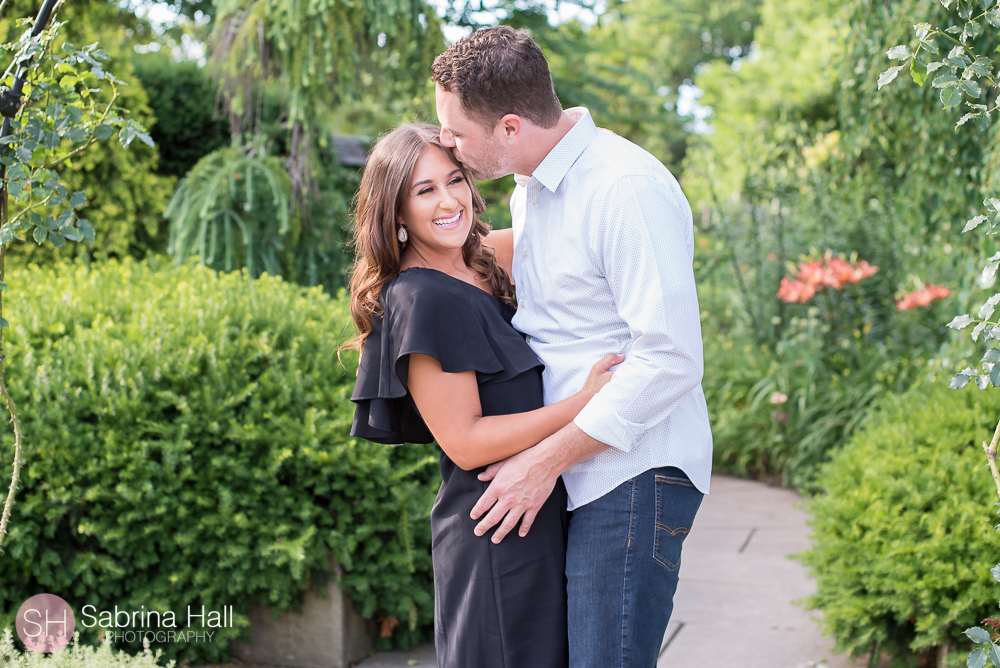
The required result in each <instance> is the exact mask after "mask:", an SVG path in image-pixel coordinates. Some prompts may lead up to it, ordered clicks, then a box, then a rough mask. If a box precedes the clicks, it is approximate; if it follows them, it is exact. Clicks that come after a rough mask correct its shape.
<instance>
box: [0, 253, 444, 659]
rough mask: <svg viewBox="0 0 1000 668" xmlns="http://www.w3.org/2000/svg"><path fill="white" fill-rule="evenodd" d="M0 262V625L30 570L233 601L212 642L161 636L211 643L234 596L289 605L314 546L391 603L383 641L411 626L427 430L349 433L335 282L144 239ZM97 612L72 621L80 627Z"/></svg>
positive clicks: (420, 584)
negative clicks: (2, 296) (19, 473)
mask: <svg viewBox="0 0 1000 668" xmlns="http://www.w3.org/2000/svg"><path fill="white" fill-rule="evenodd" d="M8 280H9V282H10V287H11V291H10V292H9V293H8V294H11V295H13V297H12V298H11V299H10V301H9V302H8V303H7V304H5V305H6V306H7V308H8V309H10V310H9V312H8V313H9V314H8V315H7V317H8V319H9V320H10V322H11V329H10V330H9V332H10V334H9V337H10V338H9V344H8V345H9V348H8V351H7V355H8V363H9V364H10V366H9V371H8V373H9V379H10V380H9V382H10V385H11V391H12V393H13V395H14V398H15V401H17V403H18V405H19V406H21V407H22V410H23V415H22V420H23V426H24V432H25V434H26V444H27V453H26V457H25V459H26V469H25V475H24V477H23V482H22V485H21V490H20V491H19V493H18V503H17V505H16V506H15V510H14V515H13V519H12V525H13V529H12V531H11V533H10V536H9V541H8V543H7V546H6V548H7V551H6V553H5V554H4V555H3V557H2V567H0V628H2V627H4V626H9V625H10V624H11V623H12V622H13V619H14V615H15V614H16V612H17V608H18V606H19V605H20V603H21V602H22V601H24V600H26V599H27V598H28V597H29V596H31V595H34V594H36V593H38V592H39V591H45V592H50V593H54V594H57V595H58V596H61V597H62V598H64V599H65V600H66V601H67V602H68V603H70V604H71V605H73V606H74V608H75V609H77V610H80V609H81V607H82V606H83V605H85V604H92V605H94V606H96V607H97V609H98V610H109V609H113V608H114V606H115V605H117V606H118V607H119V608H120V609H129V610H133V609H134V610H139V609H140V606H145V609H146V610H159V611H161V612H166V611H167V610H172V611H174V613H175V614H176V615H177V620H178V623H179V624H180V623H182V622H184V621H186V614H185V611H186V606H188V605H191V606H192V607H193V608H194V609H197V606H199V605H205V606H206V609H208V610H219V609H221V606H223V605H232V606H233V608H234V612H235V613H236V614H235V622H236V627H237V628H235V629H219V633H218V636H216V638H217V639H218V640H219V641H220V642H218V643H207V644H206V643H192V644H188V645H185V644H182V643H174V644H168V645H166V646H164V647H163V648H162V649H163V650H164V654H165V656H167V657H168V658H184V659H189V660H191V661H192V662H198V663H205V662H209V661H211V662H217V661H219V660H220V659H222V658H224V657H225V648H226V645H227V643H228V641H229V640H230V639H232V638H234V637H237V636H238V635H239V634H240V633H241V631H242V629H241V628H240V627H241V626H245V625H246V616H245V613H246V611H247V609H248V607H249V605H250V604H251V602H254V601H256V602H260V603H262V604H267V605H270V606H272V608H277V609H281V608H285V607H287V606H289V605H293V604H296V605H297V604H298V603H299V602H300V601H301V598H302V595H303V593H304V591H305V590H306V589H307V587H309V586H310V585H316V584H320V583H321V582H322V581H323V580H325V579H326V578H327V576H328V573H327V572H328V571H329V570H330V569H329V564H328V556H332V557H333V558H334V559H336V560H337V562H338V563H339V564H340V565H341V566H342V568H343V571H344V572H343V576H342V578H341V580H340V585H341V587H342V589H343V590H345V591H346V592H347V593H348V594H349V595H350V596H351V597H352V598H353V600H354V602H355V606H356V608H357V609H358V611H359V612H360V613H361V614H362V615H364V616H366V617H373V616H374V617H376V618H378V617H382V618H388V617H390V616H392V617H395V618H396V619H398V620H401V621H402V622H403V623H402V624H400V625H399V627H398V628H397V629H396V631H395V635H394V636H393V638H392V639H390V640H382V641H380V642H381V644H382V646H385V645H389V644H393V643H398V644H405V643H409V642H413V641H416V640H419V639H422V638H424V637H426V635H425V634H426V632H427V630H428V629H429V628H430V625H431V622H432V619H433V610H432V608H433V591H432V574H431V559H430V526H429V521H428V512H429V509H430V504H431V501H432V498H433V495H434V493H435V492H436V487H437V481H438V479H439V476H438V473H437V467H436V466H435V462H436V461H437V454H436V448H435V447H434V446H408V447H402V448H392V447H390V446H381V445H373V444H371V443H369V442H367V441H358V440H355V439H352V438H350V437H349V435H348V432H349V428H350V424H351V420H352V416H353V405H352V404H351V403H350V401H349V397H350V393H351V390H352V387H353V383H354V378H355V370H356V368H357V367H356V365H357V358H356V355H355V356H353V357H351V356H349V355H347V354H345V356H344V364H341V363H340V362H338V358H337V353H336V351H337V346H338V344H339V343H340V342H341V341H342V340H344V338H345V337H347V336H348V335H349V334H350V331H351V330H350V325H349V318H348V311H347V304H346V300H345V299H343V298H340V299H337V300H335V299H332V298H330V297H329V296H328V295H326V294H325V293H323V292H322V291H321V290H320V288H308V289H307V288H302V287H299V286H296V285H294V284H290V283H287V282H284V281H282V280H281V279H279V278H274V277H271V276H267V275H265V276H262V277H261V278H259V279H257V280H248V278H247V276H246V273H245V272H240V273H230V274H216V273H215V272H213V271H212V270H209V269H207V268H204V267H199V266H195V265H192V264H187V265H183V266H181V267H177V268H175V267H174V266H173V262H172V261H170V260H169V259H167V258H164V257H162V256H152V257H151V258H150V259H149V260H147V261H145V262H142V263H139V262H136V261H134V260H130V259H128V260H126V261H123V262H121V263H119V262H117V261H110V262H108V263H107V264H103V265H97V264H92V265H90V266H89V267H88V266H84V265H82V264H80V263H77V264H74V265H68V264H57V265H55V266H53V267H50V268H38V267H31V268H29V269H27V270H24V271H18V272H14V273H13V274H12V275H11V276H10V278H9V279H8ZM2 438H3V440H4V447H3V449H2V450H0V453H2V454H0V467H2V468H0V470H8V469H9V466H10V464H11V458H10V447H9V445H10V443H11V437H10V435H8V434H6V433H5V434H3V435H2ZM390 626H391V625H390ZM97 630H98V629H96V628H93V629H81V631H83V632H84V639H85V640H87V641H88V642H89V641H93V640H94V638H95V636H94V633H95V632H96V631H97ZM178 630H181V629H180V628H179V629H178ZM133 649H138V648H137V647H133Z"/></svg>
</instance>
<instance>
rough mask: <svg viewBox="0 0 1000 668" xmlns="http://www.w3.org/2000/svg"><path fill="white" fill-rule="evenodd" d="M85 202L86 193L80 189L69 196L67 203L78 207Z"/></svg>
mask: <svg viewBox="0 0 1000 668" xmlns="http://www.w3.org/2000/svg"><path fill="white" fill-rule="evenodd" d="M86 203H87V193H85V192H84V191H82V190H77V191H76V192H75V193H73V196H72V197H70V198H69V205H70V206H71V207H73V208H74V209H79V208H80V207H81V206H83V205H84V204H86Z"/></svg>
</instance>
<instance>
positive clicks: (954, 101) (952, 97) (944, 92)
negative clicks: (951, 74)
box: [941, 83, 962, 109]
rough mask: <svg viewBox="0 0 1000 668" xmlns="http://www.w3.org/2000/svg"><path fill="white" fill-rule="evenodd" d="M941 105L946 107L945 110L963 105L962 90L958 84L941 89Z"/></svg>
mask: <svg viewBox="0 0 1000 668" xmlns="http://www.w3.org/2000/svg"><path fill="white" fill-rule="evenodd" d="M941 104H943V105H944V108H945V109H950V108H952V107H957V106H958V105H960V104H962V88H961V87H960V86H959V85H958V83H950V84H946V85H945V86H944V87H942V88H941Z"/></svg>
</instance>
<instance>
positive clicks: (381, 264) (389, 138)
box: [343, 123, 515, 350]
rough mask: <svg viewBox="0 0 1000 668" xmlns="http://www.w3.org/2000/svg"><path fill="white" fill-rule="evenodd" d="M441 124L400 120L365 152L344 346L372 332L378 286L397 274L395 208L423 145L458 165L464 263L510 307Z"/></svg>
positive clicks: (510, 296)
mask: <svg viewBox="0 0 1000 668" xmlns="http://www.w3.org/2000/svg"><path fill="white" fill-rule="evenodd" d="M439 134H440V129H439V128H437V127H436V126H434V125H431V124H429V123H410V124H407V125H401V126H399V127H398V128H396V129H395V130H393V131H392V132H390V133H389V134H387V135H385V136H384V137H382V138H381V139H379V141H378V143H377V144H375V147H374V148H373V149H372V151H371V154H370V155H369V156H368V163H367V164H366V165H365V171H364V176H362V178H361V187H360V188H359V189H358V194H357V196H356V198H355V208H354V212H355V213H354V252H355V260H354V267H353V270H352V272H351V317H352V318H353V319H354V324H355V325H356V326H357V328H358V335H357V336H356V337H355V338H354V339H352V340H351V341H349V342H348V343H346V344H345V345H344V346H343V348H344V349H356V350H361V348H362V346H363V345H364V342H365V339H366V338H367V337H368V335H369V334H370V333H371V331H372V316H374V315H382V312H381V311H382V309H381V306H380V305H379V301H378V299H379V295H380V294H381V292H382V286H383V285H385V284H386V283H388V282H389V281H391V280H392V279H393V278H395V277H396V276H398V275H399V266H400V261H399V259H400V256H401V255H402V253H403V248H404V247H405V244H404V243H403V242H400V241H399V238H398V237H397V236H396V235H397V234H398V233H399V227H400V210H401V209H402V206H403V203H404V202H405V201H406V198H407V197H409V191H410V182H411V181H412V179H413V170H414V168H415V167H416V164H417V160H418V159H419V158H420V156H421V155H423V153H424V151H425V150H427V148H428V147H432V146H433V147H435V148H437V149H438V150H440V151H443V152H444V154H445V155H447V156H448V159H449V160H451V161H452V162H453V163H455V166H456V167H458V168H459V169H460V170H462V175H463V176H465V181H466V183H468V184H469V187H470V188H471V189H472V208H473V212H474V215H473V216H472V229H471V231H470V232H469V238H468V239H466V241H465V245H463V246H462V257H463V259H464V260H465V265H466V266H467V267H469V268H470V269H472V270H473V271H474V272H476V275H477V276H479V278H480V279H481V280H482V281H484V282H485V283H487V284H488V285H489V286H490V290H491V291H492V292H493V294H494V295H496V296H497V297H498V298H499V299H501V300H502V301H504V302H506V303H507V304H509V305H510V306H512V307H514V306H515V302H514V286H513V285H512V284H511V282H510V277H509V276H507V272H506V271H504V270H503V269H502V268H501V267H500V265H498V264H497V260H496V255H495V254H494V252H493V249H492V248H489V247H488V246H484V245H483V239H484V238H485V237H486V235H487V234H488V233H489V231H490V227H489V225H487V224H486V223H484V222H482V221H481V220H480V219H479V214H481V213H482V212H483V211H484V210H485V209H486V205H485V203H484V202H483V197H482V195H480V194H479V190H478V188H476V182H475V180H474V179H473V177H472V174H470V173H469V171H468V170H466V168H465V166H464V165H462V164H461V163H460V162H458V160H456V159H455V156H454V154H452V152H451V150H450V149H448V148H446V147H444V146H442V145H441V140H440V138H439Z"/></svg>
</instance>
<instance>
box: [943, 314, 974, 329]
mask: <svg viewBox="0 0 1000 668" xmlns="http://www.w3.org/2000/svg"><path fill="white" fill-rule="evenodd" d="M972 323H973V320H972V318H971V317H970V316H969V315H968V314H965V315H956V316H955V317H954V318H953V319H952V321H951V322H949V323H948V327H951V328H952V329H965V328H966V327H968V326H969V325H971V324H972Z"/></svg>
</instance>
